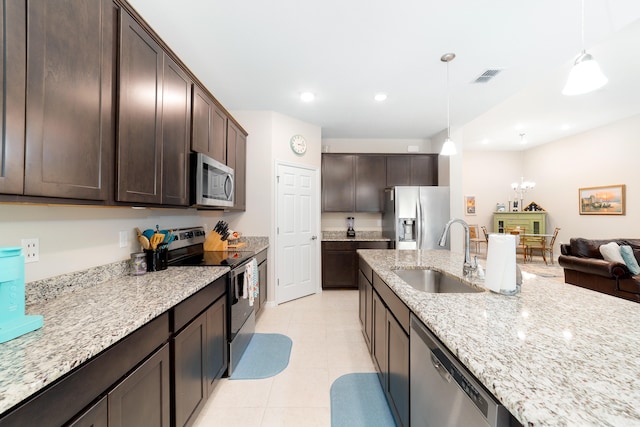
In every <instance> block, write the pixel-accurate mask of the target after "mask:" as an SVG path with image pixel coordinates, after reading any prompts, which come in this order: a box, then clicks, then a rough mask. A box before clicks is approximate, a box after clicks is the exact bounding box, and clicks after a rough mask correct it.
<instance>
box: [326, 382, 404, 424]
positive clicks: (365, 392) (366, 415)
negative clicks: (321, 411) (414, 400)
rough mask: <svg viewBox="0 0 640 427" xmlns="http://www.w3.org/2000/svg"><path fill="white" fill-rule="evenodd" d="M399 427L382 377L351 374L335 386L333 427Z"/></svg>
mask: <svg viewBox="0 0 640 427" xmlns="http://www.w3.org/2000/svg"><path fill="white" fill-rule="evenodd" d="M395 425H396V423H395V420H394V419H393V415H392V414H391V409H390V408H389V404H388V403H387V399H386V398H385V396H384V392H383V391H382V386H381V385H380V380H379V379H378V374H376V373H355V374H347V375H343V376H341V377H340V378H338V379H337V380H335V381H334V382H333V384H331V427H390V426H395Z"/></svg>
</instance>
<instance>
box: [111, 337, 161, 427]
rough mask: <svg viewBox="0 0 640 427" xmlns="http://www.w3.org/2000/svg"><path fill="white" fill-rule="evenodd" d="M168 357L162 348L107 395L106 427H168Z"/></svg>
mask: <svg viewBox="0 0 640 427" xmlns="http://www.w3.org/2000/svg"><path fill="white" fill-rule="evenodd" d="M169 357H170V356H169V345H168V344H165V345H164V346H163V347H162V348H161V349H160V350H158V351H157V352H156V353H155V354H154V355H153V356H151V358H150V359H148V360H147V361H146V362H144V363H143V364H142V365H141V366H140V367H138V368H137V369H136V370H135V371H133V373H132V374H131V375H129V376H128V377H127V378H125V379H124V380H123V381H122V382H121V383H120V384H118V385H117V386H116V388H115V389H113V390H112V391H111V392H109V395H108V406H109V408H108V409H109V427H121V426H123V427H124V426H132V427H133V426H148V427H168V426H169V425H170V414H171V409H170V407H171V405H170V400H169V381H170V380H169V372H170V370H169Z"/></svg>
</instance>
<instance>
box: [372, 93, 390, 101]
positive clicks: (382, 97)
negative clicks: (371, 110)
mask: <svg viewBox="0 0 640 427" xmlns="http://www.w3.org/2000/svg"><path fill="white" fill-rule="evenodd" d="M373 99H375V100H376V101H378V102H382V101H386V99H387V94H386V93H378V94H376V96H374V97H373Z"/></svg>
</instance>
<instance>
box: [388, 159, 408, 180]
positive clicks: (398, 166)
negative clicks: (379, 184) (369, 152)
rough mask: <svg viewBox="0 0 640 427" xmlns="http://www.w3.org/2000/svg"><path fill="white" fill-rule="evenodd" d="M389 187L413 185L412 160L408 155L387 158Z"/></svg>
mask: <svg viewBox="0 0 640 427" xmlns="http://www.w3.org/2000/svg"><path fill="white" fill-rule="evenodd" d="M386 170H387V187H393V186H396V185H411V158H410V157H409V156H407V155H397V156H387V169H386Z"/></svg>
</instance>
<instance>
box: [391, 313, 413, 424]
mask: <svg viewBox="0 0 640 427" xmlns="http://www.w3.org/2000/svg"><path fill="white" fill-rule="evenodd" d="M387 343H388V346H387V358H388V361H387V363H388V396H389V404H390V405H391V407H392V408H393V410H394V412H395V413H396V414H397V416H398V418H399V419H400V422H401V425H403V426H408V425H409V336H408V335H407V334H406V333H405V332H404V330H403V329H402V327H401V326H400V324H399V323H398V321H397V320H396V319H395V318H394V317H393V315H391V313H388V314H387Z"/></svg>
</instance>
